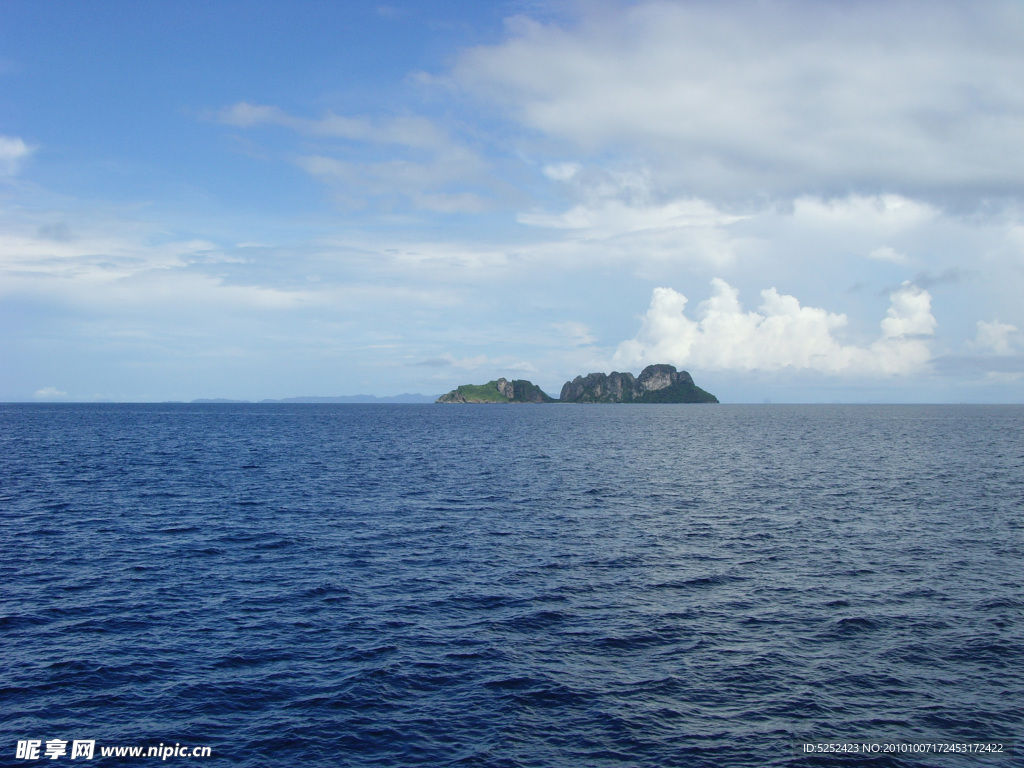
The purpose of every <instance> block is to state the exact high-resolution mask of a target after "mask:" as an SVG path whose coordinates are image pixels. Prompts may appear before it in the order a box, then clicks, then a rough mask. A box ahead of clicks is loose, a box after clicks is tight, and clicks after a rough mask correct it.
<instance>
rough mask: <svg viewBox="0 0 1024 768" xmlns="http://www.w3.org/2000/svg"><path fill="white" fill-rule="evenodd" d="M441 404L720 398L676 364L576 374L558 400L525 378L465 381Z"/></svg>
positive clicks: (710, 400)
mask: <svg viewBox="0 0 1024 768" xmlns="http://www.w3.org/2000/svg"><path fill="white" fill-rule="evenodd" d="M437 402H439V403H717V402H718V398H717V397H715V396H714V395H712V394H711V393H710V392H707V391H705V390H703V389H701V388H700V387H698V386H697V385H696V384H694V383H693V377H692V376H690V374H689V373H688V372H687V371H677V370H676V369H675V366H672V365H666V364H658V365H648V366H647V367H646V368H644V369H643V371H641V372H640V375H639V376H633V374H631V373H620V372H619V371H612V373H610V374H606V373H589V374H587V375H586V376H577V377H576V378H575V379H573V380H572V381H567V382H565V384H564V385H563V386H562V391H561V394H560V396H559V399H558V400H555V399H554V398H552V397H549V396H548V395H547V394H545V393H544V392H543V391H542V390H541V388H540V387H538V386H537V385H536V384H534V383H533V382H530V381H526V380H525V379H515V380H513V381H509V380H508V379H504V378H501V379H495V380H494V381H489V382H487V383H486V384H463V385H462V386H460V387H458V388H456V389H453V390H452V391H451V392H449V393H448V394H446V395H442V396H441V397H439V398H438V399H437Z"/></svg>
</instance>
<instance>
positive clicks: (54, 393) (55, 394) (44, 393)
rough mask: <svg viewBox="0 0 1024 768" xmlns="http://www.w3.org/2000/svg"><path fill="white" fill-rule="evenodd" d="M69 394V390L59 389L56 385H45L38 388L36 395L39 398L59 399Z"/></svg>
mask: <svg viewBox="0 0 1024 768" xmlns="http://www.w3.org/2000/svg"><path fill="white" fill-rule="evenodd" d="M67 396H68V393H67V392H64V391H62V390H59V389H57V388H56V387H43V388H42V389H37V390H36V393H35V395H34V397H35V398H36V399H37V400H59V399H61V398H64V397H67Z"/></svg>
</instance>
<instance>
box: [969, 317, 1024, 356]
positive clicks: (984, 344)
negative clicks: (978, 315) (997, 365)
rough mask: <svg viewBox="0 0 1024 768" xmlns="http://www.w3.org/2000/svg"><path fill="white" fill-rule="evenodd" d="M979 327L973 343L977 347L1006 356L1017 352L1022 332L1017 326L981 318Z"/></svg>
mask: <svg viewBox="0 0 1024 768" xmlns="http://www.w3.org/2000/svg"><path fill="white" fill-rule="evenodd" d="M977 328H978V334H977V336H976V337H975V339H974V342H973V344H972V346H973V347H975V348H976V349H979V350H982V351H985V352H989V353H994V354H997V355H1004V356H1005V355H1012V354H1014V353H1015V352H1016V349H1015V344H1016V342H1017V339H1018V337H1019V333H1020V331H1019V330H1018V329H1017V326H1015V325H1010V324H1009V323H1000V322H999V321H998V320H993V321H992V322H990V323H989V322H985V321H984V320H979V321H978V324H977Z"/></svg>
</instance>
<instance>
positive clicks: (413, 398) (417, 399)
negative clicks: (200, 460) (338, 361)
mask: <svg viewBox="0 0 1024 768" xmlns="http://www.w3.org/2000/svg"><path fill="white" fill-rule="evenodd" d="M436 399H437V395H420V394H411V393H408V392H407V393H404V394H401V395H388V396H385V397H377V396H376V395H340V396H338V397H285V398H282V399H280V400H257V401H255V402H259V403H432V402H434V401H435V400H436ZM192 402H193V403H252V402H254V401H253V400H226V399H224V398H215V399H207V398H202V399H199V400H193V401H192Z"/></svg>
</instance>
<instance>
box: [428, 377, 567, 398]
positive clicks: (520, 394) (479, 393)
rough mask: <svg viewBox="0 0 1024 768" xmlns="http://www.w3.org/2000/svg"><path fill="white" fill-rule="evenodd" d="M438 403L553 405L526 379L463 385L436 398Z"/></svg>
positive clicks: (498, 380) (538, 388)
mask: <svg viewBox="0 0 1024 768" xmlns="http://www.w3.org/2000/svg"><path fill="white" fill-rule="evenodd" d="M437 402H439V403H553V402H555V401H554V399H552V398H550V397H548V396H547V395H546V394H544V392H542V391H541V388H540V387H538V386H537V385H536V384H534V383H533V382H531V381H527V380H526V379H513V380H512V381H509V380H508V379H497V380H496V381H489V382H487V383H486V384H463V385H462V386H461V387H459V388H458V389H453V390H452V391H451V392H449V393H448V394H447V395H441V397H439V398H437Z"/></svg>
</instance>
